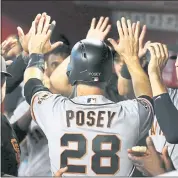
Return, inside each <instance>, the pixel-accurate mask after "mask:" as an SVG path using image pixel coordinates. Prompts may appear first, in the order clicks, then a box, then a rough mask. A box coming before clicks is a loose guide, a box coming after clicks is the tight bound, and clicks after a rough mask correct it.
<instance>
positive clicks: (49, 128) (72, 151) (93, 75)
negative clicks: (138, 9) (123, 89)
mask: <svg viewBox="0 0 178 178" xmlns="http://www.w3.org/2000/svg"><path fill="white" fill-rule="evenodd" d="M49 23H50V16H48V15H46V16H45V17H44V16H42V17H41V19H40V21H39V24H38V26H37V27H36V25H35V23H32V27H33V30H32V36H31V39H30V41H29V45H28V47H29V53H30V58H31V59H30V62H29V64H28V67H27V69H26V71H25V75H24V81H25V89H24V93H25V97H26V100H27V102H28V103H29V104H30V105H31V111H32V116H33V119H34V120H35V121H36V122H37V123H38V124H39V126H40V127H41V129H42V130H43V132H44V133H45V135H46V137H47V139H48V146H49V157H50V162H51V170H52V173H54V172H57V170H59V168H60V167H65V166H67V167H68V170H67V172H66V175H89V176H92V175H95V176H99V175H117V176H129V175H131V173H132V171H133V165H132V162H131V161H129V159H128V156H127V149H128V148H130V147H132V146H134V145H136V143H137V142H138V140H139V139H140V138H142V137H143V136H144V135H145V134H146V133H147V132H148V130H149V129H150V126H151V124H152V119H153V107H152V104H151V102H152V99H151V96H152V93H151V86H150V84H149V79H148V77H147V75H146V74H145V72H144V71H143V69H142V67H141V66H140V63H139V59H138V54H137V53H138V36H139V29H140V23H139V22H137V24H136V29H135V31H133V30H132V28H131V21H130V20H127V22H126V19H125V18H122V19H121V22H120V21H118V22H117V27H118V32H119V36H120V43H119V45H118V44H117V43H116V42H115V41H114V40H113V39H109V41H110V42H111V44H112V45H113V47H114V49H115V50H116V51H117V53H119V55H122V56H124V60H125V63H126V64H127V65H128V68H129V71H130V73H131V76H132V79H133V86H134V91H135V95H136V97H137V99H135V100H128V101H124V102H120V103H114V102H112V101H110V100H108V99H107V98H105V97H104V96H103V90H102V88H103V86H104V85H105V83H106V82H107V81H108V80H109V78H110V76H111V73H112V65H113V64H112V63H113V61H112V54H111V50H110V48H109V47H108V46H107V45H106V44H105V43H104V42H103V41H99V40H93V39H85V40H81V41H79V42H78V43H77V44H76V45H75V46H74V47H73V49H72V52H71V56H70V63H69V67H68V72H67V75H68V77H69V81H70V83H71V84H72V85H76V87H77V97H75V98H73V99H68V98H66V97H63V96H61V95H59V94H52V93H50V91H49V90H48V89H47V88H45V87H44V86H43V84H42V76H43V71H44V56H43V51H47V50H50V49H51V47H52V46H51V44H50V43H49V41H50V36H51V31H52V28H53V27H54V26H55V22H52V23H51V25H49ZM43 24H44V25H43ZM121 24H122V25H121ZM127 26H128V28H127ZM49 27H50V28H49ZM49 44H50V45H49ZM53 45H56V46H57V45H60V43H59V42H57V43H55V44H53ZM128 128H129V129H128ZM126 129H127V133H126V132H125V131H126Z"/></svg>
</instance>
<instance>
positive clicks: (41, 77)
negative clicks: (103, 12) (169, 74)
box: [1, 13, 178, 177]
mask: <svg viewBox="0 0 178 178" xmlns="http://www.w3.org/2000/svg"><path fill="white" fill-rule="evenodd" d="M55 25H56V22H55V21H52V22H51V17H50V15H48V14H46V13H43V14H38V15H37V16H36V17H35V19H34V20H33V21H32V25H31V28H30V30H29V32H28V33H27V34H24V32H23V29H22V28H21V27H18V28H17V32H18V35H17V36H16V35H11V36H10V37H8V38H7V39H6V40H5V41H4V42H2V44H1V91H2V95H1V99H2V100H1V122H2V124H1V129H2V136H1V137H2V138H1V139H2V140H1V176H5V175H12V176H57V177H58V176H59V177H60V176H61V175H62V174H64V175H65V176H72V175H83V176H102V175H108V176H134V175H141V176H157V175H162V174H163V175H167V176H169V175H175V176H176V175H178V172H177V170H178V146H177V144H178V129H177V128H178V86H175V88H166V86H165V84H164V82H163V79H162V72H163V69H164V67H165V65H166V63H167V61H168V60H169V59H170V57H171V56H170V55H169V53H168V49H167V46H166V45H165V44H161V43H159V42H150V41H148V42H146V43H144V41H145V35H146V33H147V30H146V25H144V26H142V27H141V25H140V22H139V21H138V22H131V21H130V20H129V19H125V18H124V17H123V18H122V19H118V21H117V29H116V30H118V38H119V41H116V40H114V39H112V38H108V39H106V37H107V36H109V32H110V30H111V28H114V27H112V26H111V25H110V24H109V18H108V17H100V18H99V19H98V21H97V19H96V18H93V19H92V21H91V25H90V28H89V30H88V33H87V35H86V37H83V39H79V40H80V41H78V42H77V43H76V44H75V45H74V47H72V49H71V48H70V44H69V41H68V40H67V39H66V38H65V37H64V36H61V37H60V38H58V39H52V32H53V29H54V28H55ZM59 31H60V29H59ZM175 56H176V58H177V59H176V62H175V68H176V74H177V79H178V54H175V55H174V57H175ZM6 94H7V96H6V97H5V95H6ZM139 145H141V146H139Z"/></svg>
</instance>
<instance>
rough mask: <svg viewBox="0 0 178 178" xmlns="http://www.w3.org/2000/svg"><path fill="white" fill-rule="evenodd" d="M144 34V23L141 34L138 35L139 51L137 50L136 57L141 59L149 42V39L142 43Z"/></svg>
mask: <svg viewBox="0 0 178 178" xmlns="http://www.w3.org/2000/svg"><path fill="white" fill-rule="evenodd" d="M145 35H146V25H144V26H143V27H142V31H141V34H140V36H139V51H138V57H139V58H140V59H141V58H142V57H143V56H144V55H145V54H146V51H147V48H148V45H149V44H150V43H151V41H147V42H146V43H145V44H144V39H145Z"/></svg>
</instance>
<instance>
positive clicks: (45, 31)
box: [42, 15, 51, 34]
mask: <svg viewBox="0 0 178 178" xmlns="http://www.w3.org/2000/svg"><path fill="white" fill-rule="evenodd" d="M50 20H51V17H50V16H49V15H47V16H46V21H45V24H44V27H43V30H42V34H46V33H47V31H48V29H49V26H50Z"/></svg>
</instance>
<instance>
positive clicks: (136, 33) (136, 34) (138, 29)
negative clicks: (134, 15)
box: [134, 21, 140, 40]
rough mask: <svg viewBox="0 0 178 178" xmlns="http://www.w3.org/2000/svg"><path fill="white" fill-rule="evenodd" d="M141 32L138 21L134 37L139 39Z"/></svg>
mask: <svg viewBox="0 0 178 178" xmlns="http://www.w3.org/2000/svg"><path fill="white" fill-rule="evenodd" d="M139 32H140V22H139V21H137V23H136V26H135V33H134V37H135V39H136V40H137V39H139Z"/></svg>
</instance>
